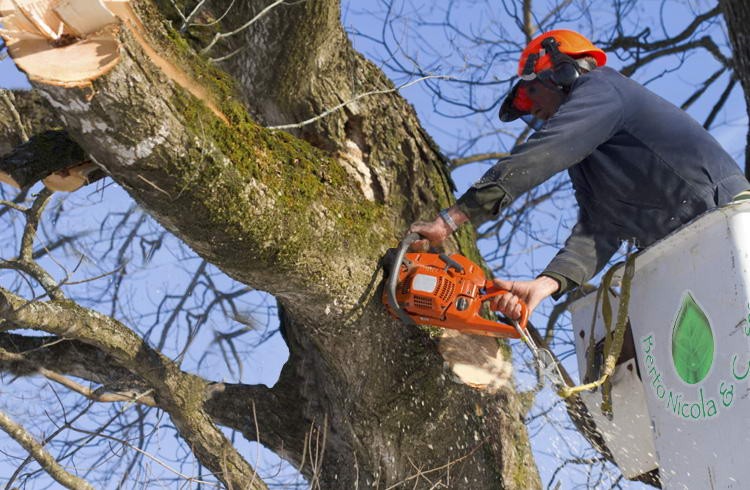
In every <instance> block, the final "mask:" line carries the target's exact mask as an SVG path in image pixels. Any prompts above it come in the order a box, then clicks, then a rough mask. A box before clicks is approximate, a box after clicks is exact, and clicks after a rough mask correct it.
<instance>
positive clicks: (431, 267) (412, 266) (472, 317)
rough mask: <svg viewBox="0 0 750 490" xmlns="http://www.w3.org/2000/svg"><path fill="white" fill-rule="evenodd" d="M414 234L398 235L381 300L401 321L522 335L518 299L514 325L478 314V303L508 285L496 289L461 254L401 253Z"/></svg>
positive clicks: (524, 313) (495, 334)
mask: <svg viewBox="0 0 750 490" xmlns="http://www.w3.org/2000/svg"><path fill="white" fill-rule="evenodd" d="M418 239H420V236H419V235H418V234H416V233H410V234H409V235H407V236H406V238H404V239H403V241H402V242H401V244H400V245H399V248H398V251H397V252H396V256H395V259H394V260H393V263H392V264H391V268H390V274H389V276H388V282H387V284H386V287H385V289H384V291H383V303H384V304H385V305H386V308H387V309H388V311H389V312H390V313H391V315H393V316H394V317H396V318H398V319H400V320H401V321H403V322H404V323H406V324H407V325H434V326H438V327H444V328H452V329H454V330H459V331H461V332H463V333H470V334H476V335H486V336H489V337H506V338H507V337H510V338H526V337H527V336H526V332H525V330H526V323H527V321H528V317H529V312H528V309H527V308H526V305H525V304H524V303H523V302H522V303H521V319H520V321H519V322H514V325H507V324H505V323H502V322H499V321H493V320H487V319H485V318H482V317H481V316H480V311H481V308H482V303H484V302H485V301H487V300H489V299H491V298H494V297H496V296H501V295H503V294H508V293H509V291H506V290H504V289H498V288H497V286H495V284H494V283H493V282H492V281H488V280H487V279H486V278H485V277H484V272H483V271H482V269H481V268H480V267H479V266H478V265H477V264H475V263H474V262H472V261H471V260H469V259H467V258H466V257H464V256H463V255H460V254H453V255H451V256H448V255H446V254H444V253H441V254H436V253H406V251H407V250H408V248H409V245H411V244H412V243H414V242H415V241H416V240H418Z"/></svg>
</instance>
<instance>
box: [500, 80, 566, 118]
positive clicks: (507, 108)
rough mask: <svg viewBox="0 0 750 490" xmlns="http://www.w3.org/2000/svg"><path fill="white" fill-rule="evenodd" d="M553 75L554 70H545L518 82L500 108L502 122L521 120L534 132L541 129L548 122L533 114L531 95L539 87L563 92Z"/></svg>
mask: <svg viewBox="0 0 750 490" xmlns="http://www.w3.org/2000/svg"><path fill="white" fill-rule="evenodd" d="M552 75H553V74H552V70H545V71H542V72H540V73H532V74H531V75H530V76H525V77H524V78H525V79H523V80H519V81H518V82H516V84H515V85H513V88H512V89H511V90H510V92H508V95H506V96H505V99H504V100H503V103H502V105H501V106H500V114H499V117H500V120H501V121H503V122H511V121H515V120H516V119H519V118H520V119H521V120H522V121H523V122H525V123H526V124H527V125H528V126H529V127H530V128H531V129H533V130H534V131H538V130H539V129H541V127H542V126H544V123H545V122H546V121H545V120H544V119H539V118H537V117H535V116H533V115H532V114H531V109H532V105H533V100H532V97H533V95H531V94H533V93H535V91H536V90H537V89H538V87H539V85H543V86H544V87H545V88H547V89H551V90H555V91H560V92H562V90H561V88H560V87H559V86H558V85H557V84H556V83H555V81H554V79H553V76H552Z"/></svg>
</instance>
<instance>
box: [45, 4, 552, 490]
mask: <svg viewBox="0 0 750 490" xmlns="http://www.w3.org/2000/svg"><path fill="white" fill-rule="evenodd" d="M133 3H134V7H135V8H136V10H137V15H138V17H139V18H140V20H141V22H142V23H143V29H142V31H140V30H139V28H138V27H137V25H136V24H134V23H133V22H132V21H131V22H126V25H125V28H123V29H121V30H120V31H119V32H118V34H117V40H118V42H119V43H120V45H121V49H120V56H121V59H120V61H119V62H118V63H117V65H116V66H114V68H112V69H111V71H109V72H108V73H107V74H106V75H103V76H101V77H99V78H97V79H95V80H93V81H92V82H91V83H90V85H88V86H84V87H80V88H64V87H59V86H53V85H47V84H42V83H39V82H35V83H34V87H35V89H36V90H37V91H38V92H40V93H41V94H42V95H43V96H44V97H45V98H46V99H47V101H48V102H49V104H50V105H51V106H52V108H53V110H54V113H55V115H56V116H57V117H59V118H60V120H61V121H63V125H64V127H65V129H66V131H67V132H68V134H69V135H70V137H71V138H72V139H73V140H74V141H75V143H77V144H78V145H80V147H81V148H82V149H83V150H84V151H85V153H86V154H87V155H89V156H90V158H91V159H92V160H93V161H94V162H96V163H97V164H99V165H101V166H102V167H103V168H105V169H106V171H107V172H108V173H109V174H110V175H111V176H112V178H113V179H114V180H115V181H117V182H118V183H119V184H120V185H122V186H123V187H124V188H125V189H126V190H127V191H128V192H129V193H130V195H131V196H132V197H133V198H134V199H135V200H136V201H137V202H138V203H139V204H140V205H141V206H143V208H144V209H146V210H147V211H148V212H149V213H150V214H151V215H152V216H153V217H154V218H155V219H157V220H158V221H159V222H160V223H162V224H163V225H164V226H165V227H166V228H167V229H168V230H170V231H171V232H172V233H174V234H175V235H176V236H178V237H180V238H181V239H183V240H184V241H185V242H186V243H187V244H189V245H190V246H191V247H192V248H193V249H194V250H195V251H196V252H197V253H198V254H199V255H201V256H202V257H204V258H205V259H207V260H208V261H210V262H211V263H213V264H215V265H217V266H218V267H220V268H221V269H222V270H223V271H224V272H226V273H227V274H229V275H230V276H232V277H233V278H235V279H237V280H239V281H241V282H243V283H245V284H248V285H250V286H252V287H254V288H257V289H261V290H265V291H268V292H269V293H271V294H273V295H274V296H275V297H276V298H277V299H278V301H279V304H280V306H281V308H280V310H281V311H282V314H281V325H282V330H283V332H284V335H285V339H286V341H287V343H288V345H289V349H290V352H291V354H290V359H289V362H288V364H287V365H286V366H285V368H284V372H283V373H282V377H281V379H280V381H279V383H278V384H277V385H276V386H275V387H274V388H273V389H270V390H267V389H266V390H264V389H258V388H257V387H249V386H242V385H227V384H223V383H219V384H211V385H208V386H207V387H206V388H205V390H206V391H205V398H206V407H205V410H206V411H207V412H208V413H209V414H210V415H211V417H212V418H213V420H214V421H215V422H216V423H220V424H225V425H228V426H230V427H234V428H237V429H239V430H241V431H242V432H243V433H244V434H245V435H246V437H248V438H251V439H256V438H259V439H260V440H261V441H262V442H263V443H264V444H267V445H268V446H269V447H271V449H273V450H274V451H276V452H278V453H279V454H281V455H282V456H283V457H285V458H286V459H288V460H289V461H291V462H292V463H293V464H295V465H302V467H303V472H304V473H305V474H306V476H307V477H308V478H311V479H316V480H317V481H318V482H319V483H320V486H321V488H342V489H350V488H364V487H365V486H368V487H369V486H375V487H379V488H391V487H400V486H403V487H404V488H415V487H416V488H423V487H424V488H428V487H431V485H433V484H435V482H437V481H442V482H443V483H444V484H445V485H446V486H447V487H448V488H467V489H473V490H481V489H497V488H508V489H516V488H517V489H528V488H536V487H539V486H540V482H539V479H538V475H537V473H536V469H535V467H534V463H533V460H532V458H531V456H530V449H529V443H528V440H527V435H526V430H525V427H524V425H523V420H522V419H523V415H524V414H523V413H522V409H521V406H520V403H519V401H518V399H517V397H516V393H515V392H514V390H513V387H512V386H506V387H504V388H503V389H502V390H500V391H499V392H497V393H494V394H489V393H484V394H483V393H480V392H478V391H475V390H473V389H471V388H469V387H467V386H464V385H459V384H455V383H453V382H451V381H450V376H449V374H448V373H447V372H446V371H445V370H444V368H443V360H442V358H441V357H440V355H439V354H438V352H437V349H436V345H435V341H434V340H433V339H432V338H430V336H429V335H428V334H426V333H425V332H422V331H421V330H418V329H414V328H407V327H405V326H403V325H401V324H399V323H398V322H396V321H394V320H392V319H391V318H389V317H388V315H387V314H386V313H385V311H384V308H383V306H382V305H381V303H380V298H379V290H378V287H377V286H378V284H379V282H380V279H381V274H382V271H381V270H380V268H379V267H378V261H379V259H380V257H381V256H382V255H383V253H384V252H385V249H386V248H387V247H388V246H393V245H395V244H396V243H397V240H398V238H399V237H400V235H401V234H402V233H403V232H404V230H405V228H406V227H407V226H408V223H410V222H411V221H412V220H415V219H417V218H419V217H423V218H426V217H432V216H434V214H435V213H436V211H437V210H438V209H439V208H440V207H444V206H447V205H448V204H450V202H451V201H452V192H451V191H452V188H451V186H452V183H451V180H450V177H449V176H448V174H447V171H446V167H445V162H444V159H443V158H442V156H441V155H440V153H439V152H438V151H437V149H436V148H435V145H434V144H433V142H432V141H431V139H430V138H429V136H427V135H426V134H425V132H424V130H423V129H422V128H421V126H420V125H419V123H418V121H417V119H416V116H415V114H414V112H413V110H412V108H411V107H410V106H409V105H408V104H407V103H406V102H405V101H404V100H403V99H402V98H401V97H400V96H399V95H398V94H396V93H393V92H391V93H380V94H379V95H372V96H368V97H363V98H361V99H358V100H357V101H356V102H355V103H352V104H349V105H347V106H346V107H345V108H343V109H342V110H339V111H337V112H335V113H333V114H331V115H330V116H328V117H325V118H322V119H320V120H318V121H316V122H315V123H313V124H309V125H306V126H303V127H301V128H296V129H293V130H292V131H293V132H294V136H290V135H289V134H286V133H283V132H280V131H273V130H269V129H266V128H264V127H263V126H260V125H259V124H258V123H257V122H255V120H258V121H260V122H262V123H264V124H267V125H274V124H285V123H290V122H297V121H302V120H305V119H308V118H310V117H312V116H315V115H316V114H319V113H322V112H323V111H324V110H326V109H328V108H331V107H333V106H336V105H337V104H339V103H341V102H344V101H347V100H350V99H352V98H354V97H355V96H357V95H359V94H363V93H366V92H371V91H375V90H378V91H381V92H382V91H384V90H389V89H392V88H393V85H392V84H391V83H390V82H389V81H388V80H387V79H386V78H385V77H384V75H383V74H382V73H381V72H380V71H379V70H378V69H377V68H376V67H374V66H373V65H372V64H370V63H369V62H367V61H366V60H364V59H363V58H362V57H361V56H360V55H359V54H357V53H356V52H354V51H353V49H352V47H351V45H350V43H349V41H348V39H347V38H346V35H345V33H344V32H343V29H342V28H341V26H340V22H339V6H338V2H337V1H332V0H309V1H307V2H294V4H293V5H281V6H279V7H278V8H277V9H275V10H274V11H272V12H271V13H270V14H268V15H267V16H265V17H263V18H262V19H260V20H259V21H258V22H257V23H256V24H254V25H252V26H251V27H250V28H249V29H247V30H246V31H244V32H243V34H242V35H241V36H238V38H237V39H231V40H230V41H229V42H227V43H225V44H224V45H222V46H220V49H219V47H217V49H216V51H217V55H218V54H221V53H227V52H230V51H231V50H232V49H233V48H234V47H244V49H243V50H242V51H240V53H239V54H238V55H237V56H235V57H234V58H231V59H230V60H229V61H227V62H226V63H225V67H226V72H227V73H229V76H227V74H226V73H225V72H223V71H221V70H219V69H218V68H216V66H212V65H211V64H209V63H206V62H205V61H204V60H203V59H201V58H200V57H198V56H196V55H195V54H194V53H193V51H192V50H191V49H190V48H189V47H188V46H187V44H186V43H185V42H184V40H182V39H181V38H179V35H178V34H177V33H176V31H174V30H173V29H172V28H171V27H169V26H168V24H166V23H164V22H163V17H162V15H170V14H169V13H170V12H173V10H172V9H173V7H172V5H171V4H170V3H169V2H164V3H165V5H164V10H163V11H164V14H161V13H159V12H158V10H157V9H156V8H154V6H153V5H152V4H150V3H148V2H147V1H145V0H139V1H137V2H133ZM239 4H241V5H242V6H241V7H240V9H241V14H242V15H239V14H237V13H235V14H234V15H232V16H231V17H232V18H233V19H237V21H238V22H240V23H241V21H246V20H247V19H249V18H251V16H252V15H254V14H255V13H257V12H258V11H259V10H260V6H259V5H260V3H259V2H254V1H253V2H239ZM217 10H219V9H218V8H217ZM227 28H228V26H224V27H223V29H225V30H226V29H227ZM144 42H145V43H147V45H144ZM149 47H150V48H151V49H153V50H154V51H156V52H158V53H160V56H162V57H163V59H161V60H159V59H156V58H155V57H154V55H153V54H152V53H151V52H150V51H149ZM209 55H214V53H213V52H210V53H209ZM164 60H166V62H165V61H164ZM222 66H224V65H222ZM234 79H236V80H237V84H236V85H235V83H234V81H233V80H234ZM186 80H187V82H186ZM195 85H198V86H199V87H200V88H201V90H202V91H196V89H195ZM199 99H202V100H199ZM251 115H252V116H251ZM254 119H255V120H254ZM452 246H453V247H455V248H460V249H461V251H462V252H464V253H466V254H468V255H470V256H473V257H474V258H476V257H477V251H476V248H475V245H474V243H473V236H471V233H470V232H469V231H467V230H464V231H463V232H462V233H460V234H459V235H458V239H457V241H456V242H454V243H453V244H452ZM53 333H54V332H53ZM506 353H508V351H506ZM507 356H508V357H509V353H508V354H507ZM508 357H506V359H507V362H508V363H510V359H509V358H508ZM227 394H229V396H227ZM157 399H158V397H157ZM217 400H222V402H221V403H219V405H221V406H220V407H217ZM253 412H255V413H256V414H257V417H258V422H259V426H260V429H259V432H260V434H258V433H256V430H255V428H254V424H253V423H252V419H253V417H252V415H253ZM311 428H313V429H312V433H311V432H310V430H311ZM306 438H307V439H306ZM311 440H312V441H316V440H317V441H318V444H319V448H318V449H319V451H320V455H321V456H322V465H320V466H319V467H317V466H316V465H314V464H310V460H309V459H308V460H307V461H306V460H305V458H308V457H309V456H310V455H309V452H308V454H307V456H305V451H306V449H307V450H308V451H309V449H310V447H311V445H310V444H309V441H311ZM306 441H307V442H308V444H306ZM306 446H307V447H306ZM420 472H421V475H422V476H420ZM428 481H429V482H431V483H430V484H428Z"/></svg>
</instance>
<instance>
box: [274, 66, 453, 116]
mask: <svg viewBox="0 0 750 490" xmlns="http://www.w3.org/2000/svg"><path fill="white" fill-rule="evenodd" d="M433 78H437V79H444V80H448V79H450V78H451V77H447V76H443V75H428V76H426V77H421V78H418V79H416V80H412V81H410V82H407V83H404V84H403V85H399V86H398V87H395V88H389V89H383V90H372V91H370V92H365V93H363V94H359V95H357V96H355V97H352V98H351V99H349V100H347V101H346V102H342V103H341V104H339V105H337V106H335V107H332V108H331V109H328V110H326V111H324V112H323V113H321V114H318V115H317V116H315V117H312V118H310V119H307V120H305V121H302V122H300V123H295V124H284V125H281V126H269V127H268V129H272V130H281V129H295V128H301V127H302V126H307V125H308V124H312V123H314V122H315V121H318V120H320V119H323V118H324V117H326V116H328V115H330V114H333V113H334V112H336V111H338V110H339V109H342V108H344V107H346V106H348V105H349V104H353V103H354V102H357V101H358V100H360V99H362V98H364V97H369V96H371V95H383V94H390V93H393V92H398V91H399V90H401V89H403V88H408V87H411V86H412V85H414V84H417V83H419V82H422V81H424V80H430V79H433Z"/></svg>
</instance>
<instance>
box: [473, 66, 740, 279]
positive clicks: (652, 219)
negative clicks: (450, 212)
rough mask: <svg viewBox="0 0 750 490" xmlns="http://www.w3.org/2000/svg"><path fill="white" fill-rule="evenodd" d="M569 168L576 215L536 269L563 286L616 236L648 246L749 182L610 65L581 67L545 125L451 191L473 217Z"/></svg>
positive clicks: (604, 258)
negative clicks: (559, 245)
mask: <svg viewBox="0 0 750 490" xmlns="http://www.w3.org/2000/svg"><path fill="white" fill-rule="evenodd" d="M565 169H567V170H568V174H569V175H570V179H571V181H572V183H573V188H574V189H575V196H576V200H577V201H578V206H579V218H578V223H577V224H576V225H575V227H574V228H573V232H572V233H571V235H570V238H568V240H567V241H566V242H565V246H564V248H563V249H562V250H560V252H559V253H558V254H557V256H556V257H555V258H554V259H553V260H552V262H551V263H550V264H549V266H547V268H546V269H545V271H544V272H543V273H542V274H545V275H550V276H552V277H555V278H557V279H558V280H560V281H561V285H562V288H561V289H569V288H570V287H573V286H576V285H579V284H583V283H584V282H585V281H586V280H588V279H590V278H591V277H592V276H594V275H595V274H596V273H597V272H599V271H600V270H601V269H602V268H603V267H604V266H605V265H606V263H607V262H608V261H609V259H610V258H611V257H612V255H613V254H614V253H615V252H616V251H617V249H618V248H619V245H620V242H621V241H622V240H627V239H634V240H635V241H636V244H637V245H638V246H639V247H646V246H648V245H650V244H652V243H654V242H655V241H656V240H659V239H660V238H662V237H664V236H665V235H667V234H669V233H670V232H672V231H674V230H675V229H677V228H679V227H680V226H682V225H683V224H685V223H687V222H688V221H690V220H691V219H693V218H695V217H696V216H698V215H699V214H701V213H703V212H705V211H707V210H709V209H711V208H714V207H717V206H720V205H722V204H725V203H727V202H729V201H731V199H732V197H733V196H734V195H736V194H737V193H739V192H741V191H743V190H746V189H748V188H750V184H749V183H748V181H747V180H746V179H745V177H744V175H743V174H742V172H741V171H740V169H739V167H738V166H737V164H736V163H735V162H734V160H733V159H732V157H730V156H729V155H728V154H727V153H726V152H725V151H724V150H723V149H722V148H721V146H720V145H719V143H718V142H717V141H716V140H715V139H714V138H713V137H712V136H711V135H710V134H709V133H708V132H707V131H706V130H704V129H703V127H702V126H701V125H700V124H698V123H697V122H696V121H695V120H694V119H692V118H691V117H690V116H688V115H687V114H686V113H685V112H684V111H682V110H680V109H679V108H677V107H675V106H674V105H672V104H671V103H669V102H667V101H665V100H664V99H662V98H661V97H659V96H657V95H655V94H654V93H652V92H651V91H649V90H647V89H646V88H645V87H643V86H642V85H640V84H638V83H637V82H634V81H632V80H630V79H628V78H626V77H624V76H622V75H620V74H619V73H618V72H616V71H615V70H612V69H611V68H606V67H604V68H597V69H596V70H594V71H592V72H589V73H586V74H584V75H582V76H581V77H580V78H579V79H578V80H577V81H576V82H575V84H574V85H573V87H572V89H571V92H570V94H569V95H568V97H567V98H566V100H565V101H564V102H563V103H562V105H561V106H560V109H559V110H558V111H557V113H555V115H554V116H553V117H551V118H550V119H549V120H548V121H547V122H546V124H545V125H544V127H543V128H542V129H541V130H540V131H538V132H537V133H535V134H534V135H533V136H531V137H530V138H529V140H528V141H527V142H526V143H524V144H522V145H519V146H518V147H516V149H515V150H514V151H513V152H512V154H511V156H509V157H508V158H505V159H502V160H500V161H499V162H498V163H497V164H496V165H495V166H494V167H492V168H491V169H490V170H489V171H488V172H487V173H486V174H485V175H484V176H483V177H482V178H481V179H480V180H479V181H478V182H477V183H476V184H474V185H473V186H472V187H471V188H470V189H469V190H468V191H467V192H466V193H465V194H464V195H463V196H461V197H460V198H459V200H458V205H459V207H460V208H461V210H462V211H463V212H464V213H466V214H467V215H468V216H469V218H470V219H471V221H472V223H474V225H475V226H477V225H479V224H481V223H484V222H485V221H487V220H490V219H493V218H496V217H497V216H498V213H499V212H500V210H501V209H503V208H505V207H506V206H508V205H509V204H510V203H511V202H512V201H513V200H514V199H515V198H517V197H518V196H520V195H521V194H523V193H524V192H526V191H528V190H530V189H532V188H533V187H535V186H537V185H539V184H541V183H542V182H544V181H545V180H547V179H549V178H550V177H552V176H553V175H555V174H556V173H558V172H559V171H561V170H565Z"/></svg>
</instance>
